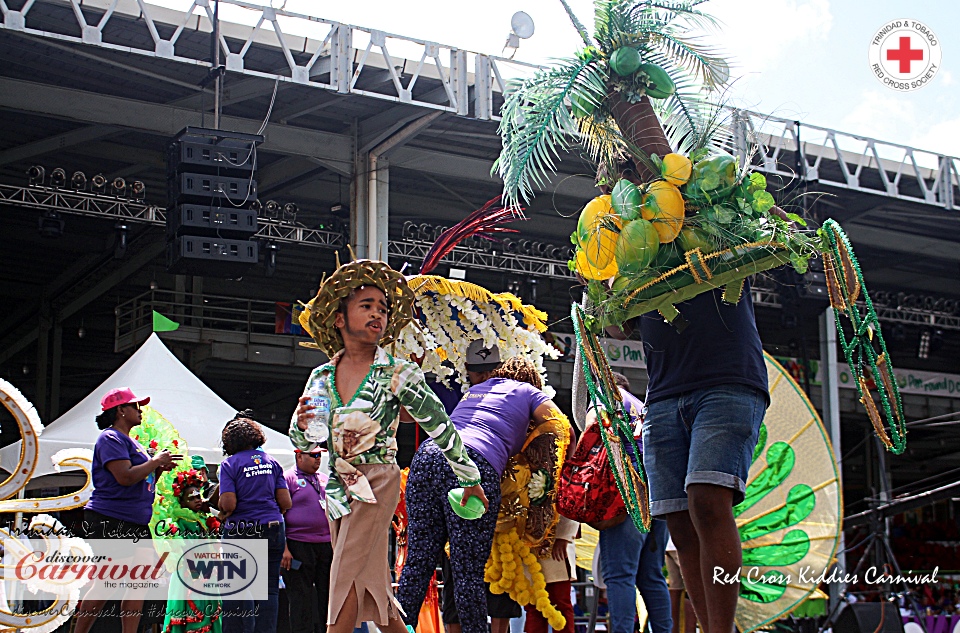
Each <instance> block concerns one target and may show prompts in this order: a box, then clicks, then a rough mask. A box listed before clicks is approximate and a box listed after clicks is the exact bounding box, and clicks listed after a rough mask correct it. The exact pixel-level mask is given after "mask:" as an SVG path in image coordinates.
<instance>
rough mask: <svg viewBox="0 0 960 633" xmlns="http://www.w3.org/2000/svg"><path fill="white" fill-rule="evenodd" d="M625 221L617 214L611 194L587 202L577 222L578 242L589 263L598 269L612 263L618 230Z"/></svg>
mask: <svg viewBox="0 0 960 633" xmlns="http://www.w3.org/2000/svg"><path fill="white" fill-rule="evenodd" d="M622 226H623V221H622V220H621V219H620V216H618V215H617V214H616V212H615V211H614V209H613V206H612V204H611V200H610V196H598V197H596V198H594V199H593V200H591V201H590V202H589V203H587V206H586V207H584V209H583V211H582V212H581V213H580V221H579V222H578V223H577V242H578V244H579V245H580V249H581V250H582V251H583V253H584V257H585V258H586V261H587V263H589V264H590V266H592V267H593V268H596V269H598V270H602V269H605V268H606V267H607V266H609V265H610V262H611V261H612V260H613V257H614V248H615V247H616V245H617V231H614V230H612V228H611V227H616V229H617V230H619V229H620V228H621V227H622Z"/></svg>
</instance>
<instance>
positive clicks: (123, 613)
mask: <svg viewBox="0 0 960 633" xmlns="http://www.w3.org/2000/svg"><path fill="white" fill-rule="evenodd" d="M106 603H107V601H106V600H83V601H82V602H81V603H80V605H79V606H78V607H77V626H76V628H74V632H75V633H88V632H89V631H90V629H91V628H93V623H94V622H96V621H97V617H99V615H100V612H101V611H103V605H105V604H106ZM142 613H143V600H124V601H122V602H121V603H120V627H121V629H122V630H123V633H137V627H139V626H140V616H141V614H142Z"/></svg>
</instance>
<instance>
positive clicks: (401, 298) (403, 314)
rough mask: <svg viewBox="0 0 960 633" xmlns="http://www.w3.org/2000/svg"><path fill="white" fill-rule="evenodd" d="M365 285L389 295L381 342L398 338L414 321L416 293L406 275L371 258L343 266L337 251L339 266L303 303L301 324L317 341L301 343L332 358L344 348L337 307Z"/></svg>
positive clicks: (388, 342) (386, 343)
mask: <svg viewBox="0 0 960 633" xmlns="http://www.w3.org/2000/svg"><path fill="white" fill-rule="evenodd" d="M351 255H352V252H351ZM364 286H375V287H377V288H379V289H380V290H382V291H383V293H384V294H385V295H386V296H387V307H388V310H389V312H388V314H387V326H386V327H385V328H384V330H383V337H382V338H381V339H380V345H381V346H384V347H385V346H387V345H389V344H391V343H392V342H393V341H394V340H396V339H397V337H398V336H399V335H400V331H401V330H403V328H404V327H406V325H407V324H408V323H410V321H412V320H413V302H414V294H413V291H412V290H410V287H409V286H407V281H406V279H405V278H404V276H403V275H402V274H400V273H399V272H397V271H396V270H394V269H392V268H390V266H389V265H388V264H387V263H386V262H381V261H376V260H372V259H354V260H353V261H352V262H349V263H347V264H343V265H340V257H339V254H338V256H337V269H336V270H335V271H334V272H333V274H332V275H330V276H329V277H325V278H324V279H323V280H322V281H321V282H320V289H319V290H318V291H317V296H315V297H314V298H313V299H311V300H310V302H309V303H307V304H306V305H304V310H303V312H301V313H300V325H301V326H303V329H305V330H306V331H307V334H309V335H310V338H312V339H313V340H314V341H315V343H300V344H301V345H303V346H305V347H315V348H319V349H320V350H321V351H323V352H324V353H325V354H326V355H327V356H330V357H333V355H334V354H336V353H337V352H339V351H340V350H342V349H343V338H342V337H341V336H340V331H339V330H338V329H337V328H336V327H335V326H334V322H335V321H336V318H337V310H338V309H339V307H340V302H341V301H343V299H345V298H346V297H348V296H350V293H351V292H353V291H354V290H356V289H357V288H361V287H364Z"/></svg>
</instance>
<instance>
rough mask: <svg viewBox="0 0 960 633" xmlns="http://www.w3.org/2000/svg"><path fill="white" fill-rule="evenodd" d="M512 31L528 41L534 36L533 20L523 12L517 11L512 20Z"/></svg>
mask: <svg viewBox="0 0 960 633" xmlns="http://www.w3.org/2000/svg"><path fill="white" fill-rule="evenodd" d="M510 31H511V32H512V33H513V34H515V35H516V36H517V37H519V38H520V39H522V40H525V39H528V38H529V37H530V36H532V35H533V18H531V17H530V16H529V15H527V14H526V13H524V12H523V11H517V12H516V13H514V14H513V17H512V18H510Z"/></svg>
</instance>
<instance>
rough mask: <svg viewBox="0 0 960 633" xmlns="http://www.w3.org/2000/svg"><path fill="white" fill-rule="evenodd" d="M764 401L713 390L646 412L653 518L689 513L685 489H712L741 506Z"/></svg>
mask: <svg viewBox="0 0 960 633" xmlns="http://www.w3.org/2000/svg"><path fill="white" fill-rule="evenodd" d="M766 409H767V397H766V394H764V393H763V392H762V391H760V390H759V389H757V388H755V387H750V386H747V385H740V384H726V385H717V386H714V387H706V388H703V389H696V390H694V391H688V392H685V393H682V394H680V395H677V396H671V397H669V398H667V399H665V400H659V401H657V402H653V403H651V404H650V405H648V406H647V415H646V418H645V419H644V424H643V466H644V468H645V469H646V471H647V479H648V481H649V485H650V512H651V514H653V515H654V516H659V515H663V514H668V513H670V512H681V511H683V510H686V509H687V486H689V485H690V484H714V485H716V486H723V487H724V488H732V489H733V490H734V495H733V496H734V499H733V502H734V504H737V503H740V502H741V501H743V493H744V490H745V489H746V480H747V473H748V471H749V470H750V463H751V461H752V458H753V449H754V447H755V446H756V444H757V435H758V434H759V432H760V424H761V423H762V422H763V416H764V413H766Z"/></svg>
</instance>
